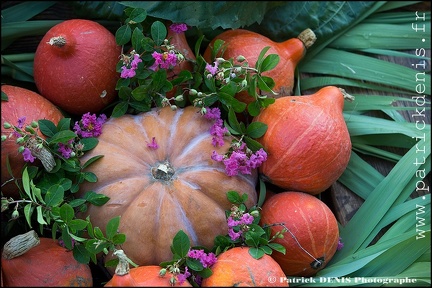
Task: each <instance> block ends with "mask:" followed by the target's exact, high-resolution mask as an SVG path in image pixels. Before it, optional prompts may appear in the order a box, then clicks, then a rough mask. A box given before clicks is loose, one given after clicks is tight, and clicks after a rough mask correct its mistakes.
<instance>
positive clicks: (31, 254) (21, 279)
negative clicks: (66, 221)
mask: <svg viewBox="0 0 432 288" xmlns="http://www.w3.org/2000/svg"><path fill="white" fill-rule="evenodd" d="M1 267H2V273H3V275H2V276H3V277H2V280H3V284H4V286H5V287H92V286H93V278H92V273H91V269H90V267H89V266H88V265H87V264H83V263H80V262H78V261H77V260H75V258H74V256H73V253H72V251H68V250H67V249H66V248H64V247H61V246H60V245H59V244H58V241H57V240H54V239H51V238H44V237H38V236H37V234H36V232H34V231H33V230H31V231H29V232H27V233H25V234H20V235H18V236H15V237H13V238H11V239H10V240H9V241H8V242H7V243H6V244H5V246H4V249H3V252H2V258H1Z"/></svg>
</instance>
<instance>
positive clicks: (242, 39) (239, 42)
mask: <svg viewBox="0 0 432 288" xmlns="http://www.w3.org/2000/svg"><path fill="white" fill-rule="evenodd" d="M217 38H218V39H222V40H224V41H225V43H226V44H227V49H226V51H225V52H224V57H225V58H226V59H229V58H231V57H234V58H235V57H236V56H238V55H243V56H245V57H246V58H247V59H249V62H250V63H255V61H256V59H257V57H258V54H259V53H260V51H261V50H262V49H263V48H264V47H265V46H270V47H271V48H270V50H269V53H275V54H278V55H279V56H280V58H281V61H280V62H279V64H278V66H277V67H276V68H275V69H273V70H272V71H268V72H266V73H267V74H266V76H269V77H272V78H273V80H274V81H275V83H276V86H275V89H274V90H276V92H279V95H278V96H277V99H276V100H275V102H274V104H271V105H270V106H269V107H268V108H265V109H263V110H262V111H261V113H260V114H259V115H258V116H256V117H255V118H254V119H253V120H252V121H260V122H263V123H265V124H267V125H268V130H267V132H266V133H265V135H264V136H263V137H261V138H259V139H257V140H258V141H259V142H260V143H261V144H262V145H263V146H264V148H265V150H266V151H267V153H268V159H267V161H265V162H264V164H263V165H262V166H261V167H259V169H257V171H254V172H253V173H252V174H251V175H237V176H227V175H226V174H225V172H224V166H223V164H222V163H221V162H216V161H212V160H211V159H210V155H211V153H212V151H213V150H216V151H217V152H218V153H219V154H224V153H225V152H226V151H227V149H228V148H229V147H228V145H229V144H225V145H224V146H222V147H217V148H215V147H213V146H212V145H211V135H210V133H209V128H210V126H211V123H210V122H208V121H206V120H204V119H203V117H201V116H200V114H199V113H197V111H199V109H198V108H197V107H193V106H187V107H185V108H182V109H177V110H176V111H173V110H171V109H169V108H168V107H165V108H158V109H153V110H152V111H150V112H145V113H141V114H139V115H124V116H121V117H118V118H111V119H109V121H107V122H106V123H105V124H104V128H103V133H102V135H101V136H100V137H99V144H98V145H97V147H96V148H95V149H93V150H92V151H90V152H89V153H87V154H85V155H84V157H83V160H84V161H85V159H88V158H90V157H92V156H93V155H104V157H103V158H102V159H101V160H100V161H99V162H97V163H95V164H94V165H93V166H92V172H94V173H95V174H96V175H97V177H98V181H97V182H96V183H86V184H85V185H84V186H83V187H82V188H81V190H82V191H88V190H92V191H95V192H97V193H102V194H104V195H106V196H108V197H110V200H109V202H108V203H106V204H105V205H103V206H101V207H96V206H94V207H93V206H92V207H89V209H88V211H87V212H86V215H81V217H86V216H88V215H90V216H91V220H92V223H93V226H98V227H101V228H103V227H105V226H106V222H107V221H108V220H109V219H111V218H113V217H115V216H119V215H120V216H121V224H120V227H119V229H120V231H121V232H122V233H124V234H126V235H127V240H126V242H125V244H124V245H123V246H122V249H123V250H124V251H125V252H126V254H127V256H128V257H129V258H130V259H131V260H132V261H134V262H135V263H137V264H138V265H139V266H140V267H138V268H133V269H131V271H130V272H129V274H128V277H134V283H136V284H137V285H139V286H144V285H148V286H154V285H166V286H169V285H170V284H169V282H168V281H164V282H160V280H161V279H160V277H159V276H158V271H159V270H160V267H159V266H158V265H159V263H161V262H163V261H167V260H169V259H171V257H172V254H171V250H170V244H171V240H172V238H173V236H174V235H175V233H177V232H178V231H179V230H183V231H184V232H185V233H186V234H188V236H189V238H190V239H191V242H192V244H194V245H202V246H206V247H212V245H213V241H214V238H215V236H217V235H220V234H222V235H226V234H227V225H226V215H225V211H226V210H229V209H230V208H231V203H230V202H229V201H228V200H227V199H226V192H227V191H230V190H235V191H239V192H241V193H246V194H247V195H248V203H246V204H247V205H249V207H250V206H253V205H256V203H257V199H258V195H257V194H258V192H257V189H256V186H257V181H258V176H259V175H260V176H261V177H262V179H265V180H266V181H267V182H269V183H271V184H272V185H275V186H276V187H279V188H280V189H281V191H277V193H273V192H271V191H267V197H266V200H265V202H264V204H263V206H262V207H261V209H262V210H261V223H262V224H272V223H284V224H285V226H286V227H287V228H288V229H289V231H290V233H286V234H285V237H284V238H280V239H277V240H276V243H280V244H282V245H283V246H284V247H285V248H286V254H285V255H283V254H282V253H279V252H273V253H272V254H271V256H270V255H265V256H264V257H262V258H260V259H258V260H257V259H254V258H253V257H251V256H250V255H249V254H248V253H247V251H248V248H246V247H243V248H241V247H237V248H233V249H229V250H227V251H226V252H223V253H221V254H220V255H218V261H217V262H216V264H215V265H213V266H212V267H211V269H212V271H213V275H212V276H211V277H209V278H206V279H205V280H204V282H203V283H202V285H203V286H233V285H240V286H272V285H273V286H281V285H288V282H287V281H284V280H283V279H285V277H288V276H312V275H315V274H316V273H317V272H318V271H319V270H320V269H322V268H324V267H325V265H326V264H327V263H328V262H329V261H330V260H331V258H332V256H333V255H334V254H335V253H336V250H337V246H338V242H339V232H338V224H337V221H336V218H335V216H334V214H333V213H332V211H331V210H330V209H329V207H328V206H327V205H326V204H325V203H324V202H322V201H321V200H320V199H319V198H318V197H316V196H317V195H318V194H319V193H321V192H324V191H325V190H327V189H328V188H329V187H330V186H331V185H332V183H334V182H335V181H336V180H337V179H338V177H339V176H340V175H341V174H342V173H343V171H344V170H345V168H346V166H347V165H348V161H349V158H350V153H351V142H350V135H349V133H348V130H347V127H346V125H345V121H344V118H343V114H342V110H343V106H344V101H345V96H346V94H345V93H344V91H343V90H341V89H339V88H337V87H333V86H331V87H323V88H322V89H321V90H319V91H317V92H316V93H314V94H311V95H303V96H291V93H292V91H293V86H294V70H295V67H296V65H297V63H298V62H299V61H300V60H301V59H302V58H303V56H304V54H305V53H306V49H307V47H308V46H310V45H311V44H313V42H312V43H305V41H302V40H301V39H299V38H293V39H289V40H287V41H286V42H283V43H275V42H273V41H271V40H270V39H268V38H266V37H264V36H262V35H259V34H256V33H253V32H249V31H246V30H242V29H236V30H230V31H226V32H224V33H222V34H220V35H219V36H217ZM176 41H177V42H176ZM172 42H173V44H174V45H176V47H178V48H181V47H184V49H187V50H188V51H190V48H189V46H188V45H187V42H186V38H185V37H184V35H182V34H180V35H179V36H178V38H175V39H173V40H172ZM213 42H214V40H213V41H212V42H211V43H210V45H209V48H208V50H209V49H211V45H212V43H213ZM101 47H103V51H101V50H100V48H101ZM98 51H99V52H98ZM101 52H102V53H101ZM120 53H121V47H119V46H117V45H116V42H115V39H114V36H113V35H112V34H111V33H110V32H109V31H108V30H107V29H106V28H104V27H103V26H101V25H99V24H97V23H96V22H92V21H89V20H76V19H75V20H68V21H64V22H63V23H60V24H58V25H56V26H54V27H53V28H52V29H51V30H50V31H48V33H47V34H46V35H45V37H44V38H43V39H42V40H41V42H40V44H39V46H38V48H37V51H36V54H35V58H34V80H35V84H36V86H37V88H38V91H39V93H35V92H33V91H30V90H27V89H24V88H20V87H15V86H11V85H3V86H2V88H1V90H2V93H6V94H7V96H8V99H9V100H8V101H7V102H4V101H2V106H1V110H2V114H1V122H2V129H3V123H4V122H10V123H15V122H16V120H17V119H18V118H19V117H21V116H24V115H25V116H26V117H27V119H49V120H51V121H53V122H54V123H57V122H58V121H59V120H60V119H61V118H62V117H63V112H64V111H65V112H67V113H69V114H72V115H80V114H83V113H86V112H91V113H96V112H100V111H101V109H103V108H104V107H106V106H107V105H109V104H110V103H111V102H112V101H113V100H114V99H115V97H116V90H115V86H116V82H117V79H118V77H119V74H118V72H116V64H117V62H118V59H119V58H118V57H119V55H120ZM190 53H191V54H193V53H192V51H190ZM204 57H205V58H206V61H207V62H208V63H212V59H210V56H209V52H207V51H206V52H205V53H204ZM239 97H243V99H246V100H245V101H247V98H245V95H239ZM246 97H247V95H246ZM30 121H31V120H30ZM2 132H3V130H2ZM153 137H155V139H157V141H158V146H159V147H158V149H153V150H152V149H149V148H148V146H147V145H146V143H149V142H151V141H152V138H153ZM226 137H227V139H229V138H230V137H231V136H226ZM226 143H229V141H226ZM1 154H2V163H1V165H2V167H1V169H2V175H1V177H2V179H1V181H2V194H3V195H5V196H11V197H19V193H17V190H16V188H15V187H14V185H13V183H8V184H6V185H3V184H4V183H5V182H7V180H8V179H9V176H8V173H7V172H6V171H7V170H6V163H5V158H6V155H8V157H9V159H11V166H12V167H11V168H12V171H13V173H14V175H20V173H21V170H22V168H23V166H24V162H23V160H22V155H20V154H19V153H18V152H17V146H16V143H15V142H14V141H13V140H8V141H6V142H3V143H2V151H1ZM17 194H18V195H17ZM281 229H282V227H280V226H276V225H275V226H273V227H272V233H276V232H277V231H280V230H281ZM33 234H34V233H33ZM33 236H34V235H33ZM35 238H36V240H34V241H35V242H37V244H39V245H37V244H36V245H35V246H34V247H32V248H29V249H27V250H28V251H27V252H25V253H22V251H21V252H20V253H18V256H17V257H15V258H13V257H10V254H11V253H10V252H9V253H3V255H5V254H6V255H9V256H8V257H6V256H3V257H2V273H3V275H2V282H3V283H2V284H3V285H5V286H33V285H37V286H39V285H40V286H42V285H43V286H48V285H52V286H58V285H64V286H91V285H92V284H93V283H92V279H91V277H92V276H91V272H90V270H89V269H87V270H86V269H84V270H83V269H82V268H83V267H82V265H81V264H79V263H78V262H76V261H75V260H74V259H73V257H71V255H72V254H71V253H68V252H67V251H66V249H65V248H62V247H60V246H59V245H58V244H57V243H55V241H46V240H44V239H42V238H41V239H40V240H39V239H38V237H37V236H36V237H35ZM42 240H43V241H42ZM24 242H25V241H24ZM39 242H40V243H39ZM18 243H21V242H18ZM9 245H10V246H14V245H12V244H9ZM47 245H48V246H49V247H48V246H47ZM16 246H18V247H19V249H22V243H21V244H15V247H16ZM54 246H55V247H54ZM50 249H56V250H55V252H51V250H50ZM12 254H13V253H12ZM35 255H36V256H35ZM57 256H58V258H59V259H60V257H68V260H67V261H66V260H65V262H58V261H60V260H58V258H57ZM34 257H36V258H34ZM38 257H39V258H38ZM42 257H43V259H47V260H49V261H50V262H51V263H59V267H56V268H50V269H44V268H46V267H44V264H43V263H44V262H43V261H45V260H41V259H42ZM38 259H39V260H40V261H39V260H38ZM105 260H106V259H105ZM35 261H36V262H37V263H36V262H35ZM30 266H31V267H30ZM86 267H87V268H88V266H86ZM36 268H41V270H38V271H37V274H35V275H32V274H30V272H28V271H30V270H34V269H36ZM27 269H28V270H27ZM56 269H58V270H56ZM138 269H140V270H139V271H140V272H138ZM146 269H150V270H151V271H152V272H151V273H152V274H150V275H151V276H150V275H149V274H146V273H145V272H144V270H146ZM110 272H111V273H113V271H110ZM121 277H125V276H119V275H113V278H112V279H111V280H110V282H109V283H108V284H107V286H116V285H117V284H118V285H120V284H121V283H122V280H121ZM272 277H273V278H272ZM49 278H51V279H52V280H53V279H56V280H58V281H54V280H53V281H52V282H46V281H47V279H49ZM60 278H62V279H60ZM119 278H120V280H119ZM77 279H80V280H77ZM272 279H273V280H272ZM145 280H146V281H148V282H145ZM116 281H118V282H116ZM152 281H159V282H152ZM123 283H124V282H123ZM188 284H189V283H187V282H185V283H184V285H188Z"/></svg>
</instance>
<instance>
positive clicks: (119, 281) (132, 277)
mask: <svg viewBox="0 0 432 288" xmlns="http://www.w3.org/2000/svg"><path fill="white" fill-rule="evenodd" d="M114 253H115V254H116V256H117V257H118V258H119V263H118V265H117V267H116V270H115V274H114V276H113V277H112V278H111V279H110V280H109V281H108V282H107V283H106V284H105V285H104V287H192V285H191V284H190V283H189V281H187V280H185V281H184V282H183V283H181V284H180V283H179V282H178V281H177V280H176V282H174V285H171V282H170V279H171V278H172V277H174V279H176V278H175V276H174V275H173V274H172V273H169V272H167V273H166V274H165V275H164V276H160V274H159V272H160V270H161V269H162V267H160V266H158V265H148V266H138V267H135V268H132V269H131V268H129V263H128V262H127V259H126V258H125V257H126V255H125V254H124V251H123V250H117V251H116V252H114Z"/></svg>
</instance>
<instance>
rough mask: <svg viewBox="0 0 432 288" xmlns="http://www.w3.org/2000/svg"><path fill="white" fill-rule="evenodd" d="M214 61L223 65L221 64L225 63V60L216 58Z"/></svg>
mask: <svg viewBox="0 0 432 288" xmlns="http://www.w3.org/2000/svg"><path fill="white" fill-rule="evenodd" d="M215 61H217V62H218V63H223V62H225V59H224V58H220V57H218V58H216V59H215Z"/></svg>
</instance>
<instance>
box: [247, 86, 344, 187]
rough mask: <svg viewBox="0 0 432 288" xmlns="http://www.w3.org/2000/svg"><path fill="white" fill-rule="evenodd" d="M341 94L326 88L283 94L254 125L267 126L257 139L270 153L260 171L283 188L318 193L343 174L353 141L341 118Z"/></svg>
mask: <svg viewBox="0 0 432 288" xmlns="http://www.w3.org/2000/svg"><path fill="white" fill-rule="evenodd" d="M343 106H344V96H343V94H342V92H341V91H340V90H339V88H337V87H334V86H327V87H324V88H321V89H320V90H319V91H317V92H316V93H314V94H311V95H305V96H286V97H281V98H278V99H276V100H275V103H273V104H271V105H270V106H269V107H267V108H265V109H263V110H262V111H261V113H260V114H259V115H258V116H256V117H255V118H254V119H253V121H259V122H263V123H265V124H267V125H268V130H267V132H266V133H265V134H264V136H263V137H261V138H259V139H257V141H258V142H260V143H261V144H262V145H263V146H264V148H265V150H266V151H267V153H268V158H267V161H265V162H264V163H263V165H261V166H260V168H259V171H260V172H261V173H262V174H263V175H264V177H265V178H267V180H268V181H269V182H271V183H273V184H275V185H277V186H279V187H281V188H283V189H287V190H294V191H302V192H307V193H310V194H313V195H315V194H318V193H321V192H323V191H325V190H326V189H328V188H329V187H330V186H331V184H333V183H334V182H335V181H336V180H337V179H338V178H339V177H340V176H341V175H342V173H343V172H344V171H345V169H346V167H347V165H348V162H349V159H350V156H351V139H350V135H349V131H348V128H347V126H346V123H345V120H344V117H343V113H342V112H343Z"/></svg>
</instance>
